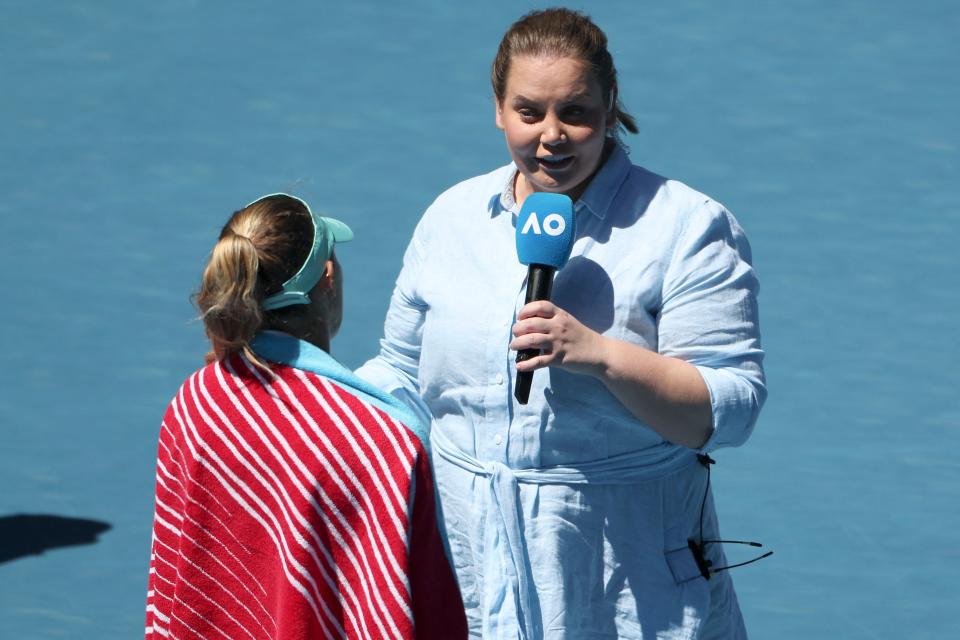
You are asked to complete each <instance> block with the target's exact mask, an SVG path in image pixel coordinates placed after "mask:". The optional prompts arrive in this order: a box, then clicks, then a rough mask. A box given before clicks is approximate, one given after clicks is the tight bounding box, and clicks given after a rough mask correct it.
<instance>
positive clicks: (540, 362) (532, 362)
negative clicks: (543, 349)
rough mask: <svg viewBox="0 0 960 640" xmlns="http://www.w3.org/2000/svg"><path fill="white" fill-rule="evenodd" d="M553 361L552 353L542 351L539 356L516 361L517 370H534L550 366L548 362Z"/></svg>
mask: <svg viewBox="0 0 960 640" xmlns="http://www.w3.org/2000/svg"><path fill="white" fill-rule="evenodd" d="M551 362H553V355H552V354H549V353H542V354H540V355H539V356H535V357H533V358H530V359H529V360H524V361H522V362H518V363H517V371H520V372H523V371H536V370H537V369H544V368H546V367H549V366H550V363H551Z"/></svg>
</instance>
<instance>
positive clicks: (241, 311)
mask: <svg viewBox="0 0 960 640" xmlns="http://www.w3.org/2000/svg"><path fill="white" fill-rule="evenodd" d="M312 242H313V221H312V219H311V217H310V212H309V211H307V209H306V208H305V207H304V205H303V203H301V202H300V201H298V200H296V199H295V198H291V197H289V196H284V195H274V196H268V197H266V198H261V199H260V200H257V201H256V202H254V203H253V204H250V205H248V206H246V207H244V208H243V209H241V210H239V211H237V212H235V213H234V214H233V215H232V216H231V217H230V220H229V221H228V222H227V224H226V225H224V227H223V230H222V231H221V232H220V238H219V240H218V241H217V244H216V245H215V246H214V247H213V251H212V252H211V253H210V259H209V261H208V262H207V266H206V268H205V269H204V270H203V278H202V280H201V281H200V289H199V290H198V291H197V292H196V293H195V294H194V295H193V301H194V304H196V306H197V308H198V309H199V311H200V318H201V319H202V320H203V326H204V330H205V331H206V334H207V338H208V339H209V340H210V345H211V348H212V351H211V352H210V353H208V354H207V357H206V360H207V362H208V363H209V362H212V361H214V360H222V359H224V358H226V357H227V356H230V355H232V354H234V353H237V352H242V353H243V354H244V355H245V356H246V357H247V358H248V359H249V360H250V361H251V362H253V363H254V364H255V365H256V366H258V367H260V368H262V369H264V370H267V371H269V367H267V365H266V364H265V363H264V362H263V361H261V360H260V359H259V358H258V357H257V356H256V354H254V352H253V350H252V349H251V348H250V341H251V340H253V337H254V336H255V335H256V333H257V332H258V331H260V329H262V328H264V325H265V323H266V322H267V320H268V319H269V318H271V317H273V316H274V315H284V316H287V317H289V316H290V315H291V314H297V313H300V311H301V308H300V307H295V308H293V307H288V308H284V309H278V310H276V311H269V312H265V311H263V309H262V308H261V304H262V303H263V300H264V298H266V297H268V296H270V295H272V294H273V293H276V292H277V291H279V290H280V288H281V287H282V285H283V283H284V282H286V281H287V280H289V279H290V278H291V277H292V276H293V275H294V274H295V273H296V272H297V271H298V270H299V269H300V266H301V265H302V264H303V262H304V261H305V260H306V259H307V255H308V254H309V253H310V247H311V245H312Z"/></svg>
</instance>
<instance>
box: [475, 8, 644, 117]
mask: <svg viewBox="0 0 960 640" xmlns="http://www.w3.org/2000/svg"><path fill="white" fill-rule="evenodd" d="M524 55H526V56H559V57H564V58H573V59H575V60H580V61H581V62H583V63H585V64H587V65H589V66H590V68H591V69H593V73H594V74H595V77H596V78H597V80H598V81H599V83H600V88H601V89H602V91H603V95H604V96H609V95H610V92H611V91H613V90H614V87H616V86H617V69H616V67H614V66H613V57H612V56H611V55H610V52H609V51H607V36H606V35H605V34H604V33H603V31H601V30H600V28H599V27H598V26H597V25H595V24H594V23H593V21H592V20H590V18H589V17H587V16H586V15H585V14H583V13H580V12H578V11H571V10H570V9H560V8H557V9H545V10H543V11H532V12H530V13H528V14H527V15H525V16H523V17H522V18H520V19H519V20H517V21H516V22H514V23H513V24H512V25H511V26H510V28H509V29H507V32H506V33H505V34H504V35H503V40H501V41H500V48H499V49H497V57H496V58H495V59H494V61H493V69H492V71H491V74H490V80H491V82H492V84H493V93H494V95H495V96H496V97H497V102H499V103H503V98H504V96H505V95H506V92H507V74H509V73H510V62H511V61H512V60H513V59H514V58H515V57H517V56H524ZM612 108H613V109H614V114H615V115H616V117H617V122H618V123H619V126H620V127H622V128H623V129H625V130H627V131H629V132H630V133H637V123H636V121H634V119H633V116H631V115H630V114H629V113H627V111H626V109H624V107H623V104H622V103H621V102H620V97H619V95H618V96H617V101H616V104H614V105H612Z"/></svg>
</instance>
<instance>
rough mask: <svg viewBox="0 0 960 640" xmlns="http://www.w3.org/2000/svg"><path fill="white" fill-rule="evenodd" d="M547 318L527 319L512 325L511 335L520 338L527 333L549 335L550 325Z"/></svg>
mask: <svg viewBox="0 0 960 640" xmlns="http://www.w3.org/2000/svg"><path fill="white" fill-rule="evenodd" d="M551 322H552V320H549V319H547V318H527V319H526V320H521V321H520V322H518V323H517V324H515V325H513V328H512V329H511V331H512V333H513V335H515V336H522V335H525V334H528V333H550V323H551Z"/></svg>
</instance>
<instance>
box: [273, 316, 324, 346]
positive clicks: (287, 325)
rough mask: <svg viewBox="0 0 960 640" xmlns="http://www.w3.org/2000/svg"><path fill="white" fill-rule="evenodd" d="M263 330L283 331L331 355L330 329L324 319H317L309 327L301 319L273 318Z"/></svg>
mask: <svg viewBox="0 0 960 640" xmlns="http://www.w3.org/2000/svg"><path fill="white" fill-rule="evenodd" d="M263 328H264V329H273V330H274V331H282V332H284V333H287V334H290V335H291V336H293V337H294V338H297V339H299V340H303V341H304V342H309V343H310V344H312V345H313V346H315V347H317V348H318V349H322V350H324V351H326V352H327V353H330V338H331V335H330V327H329V326H327V322H326V320H324V319H323V318H316V319H314V321H313V322H312V323H310V324H309V325H308V324H307V323H306V322H303V321H302V320H301V318H296V319H287V318H272V319H271V320H269V321H268V322H265V323H264V325H263Z"/></svg>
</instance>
